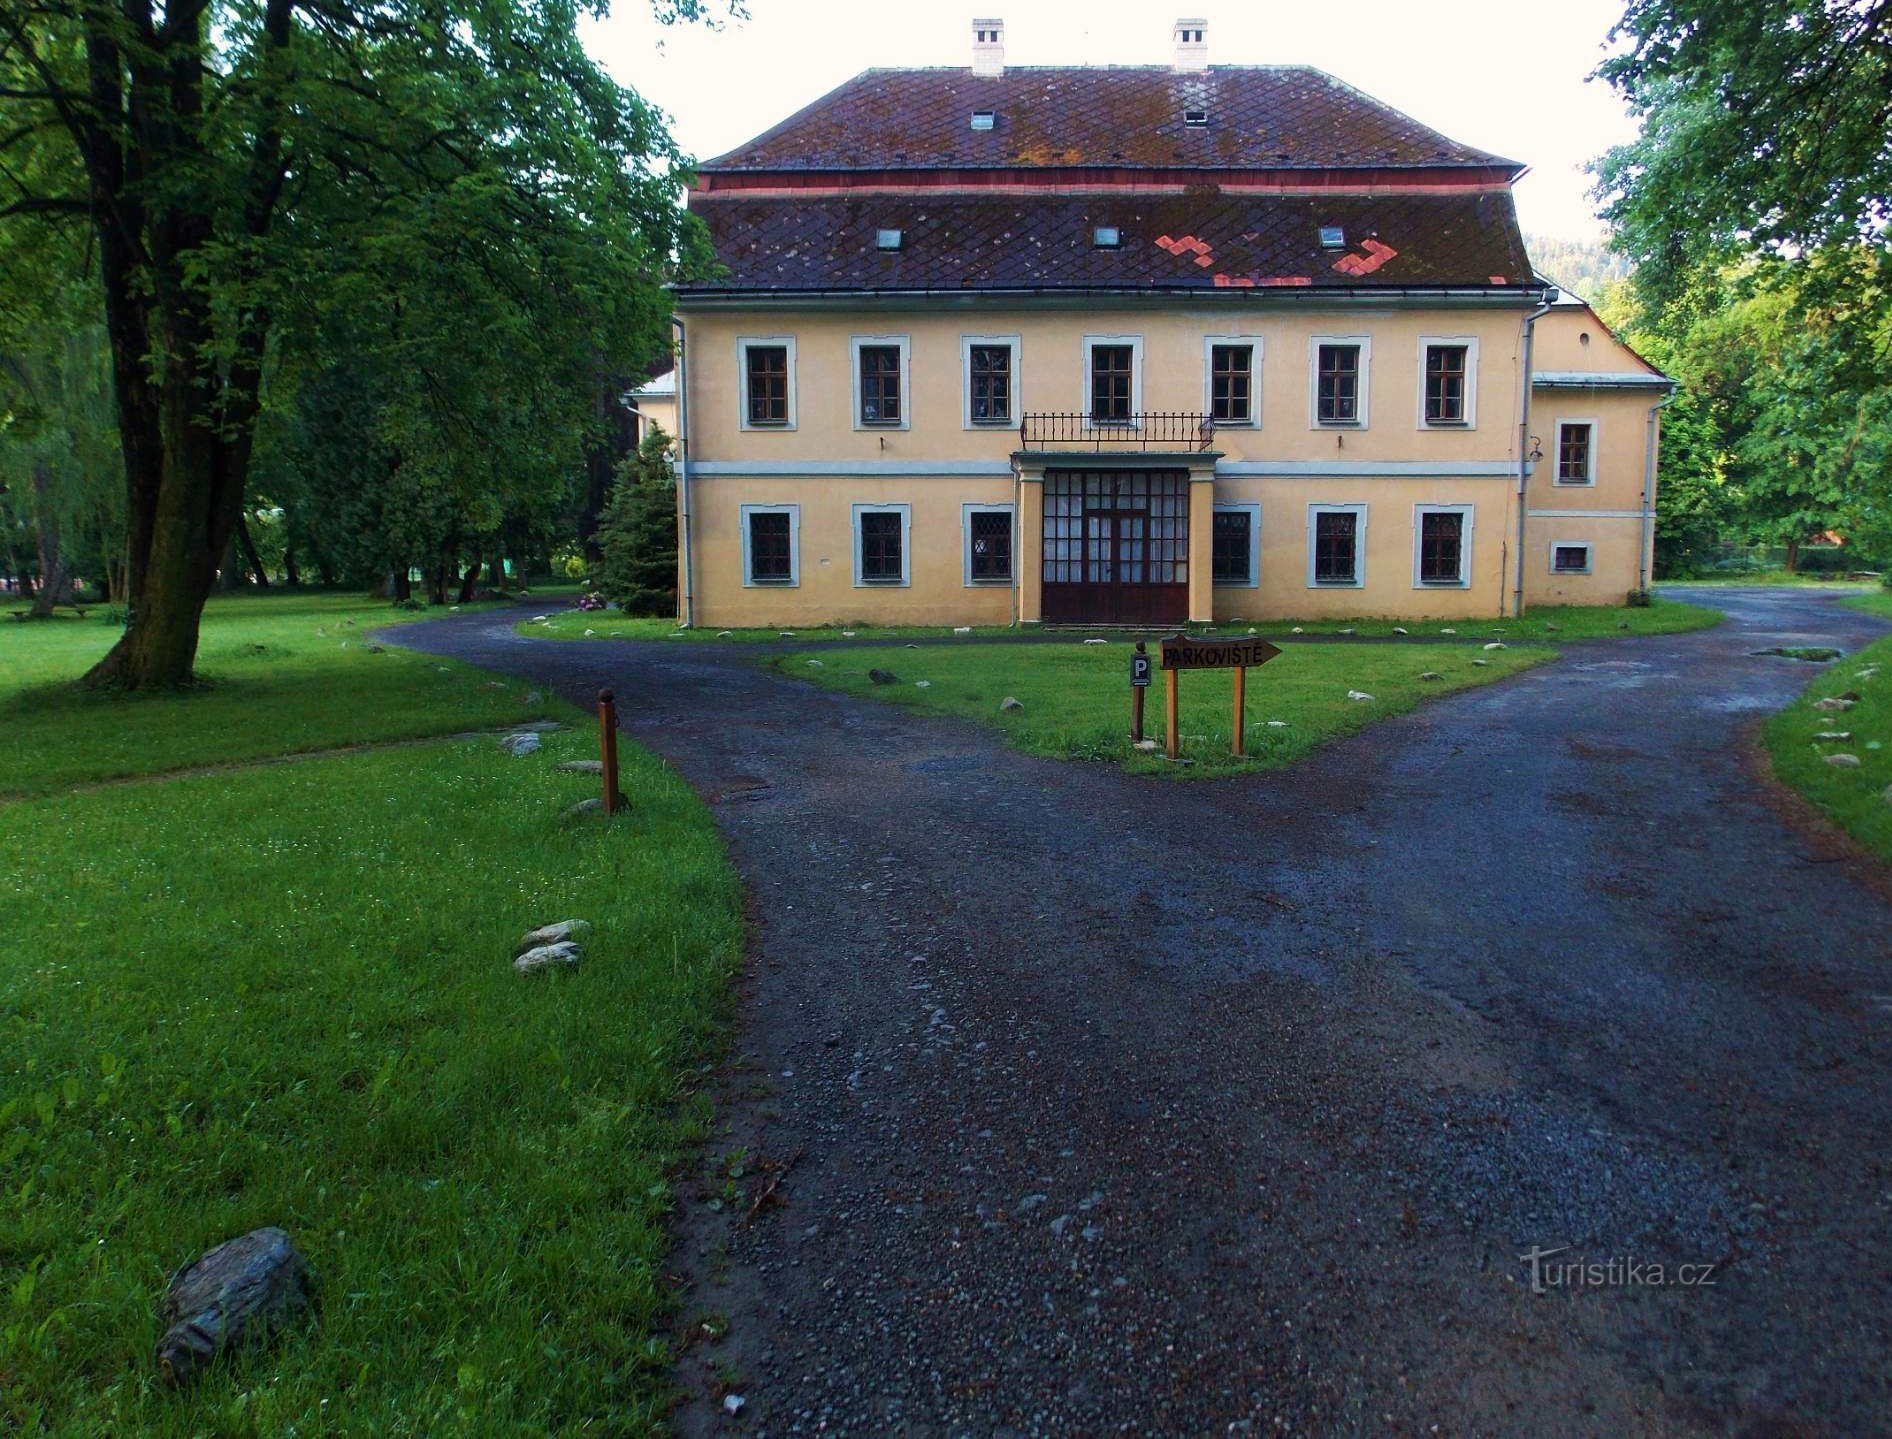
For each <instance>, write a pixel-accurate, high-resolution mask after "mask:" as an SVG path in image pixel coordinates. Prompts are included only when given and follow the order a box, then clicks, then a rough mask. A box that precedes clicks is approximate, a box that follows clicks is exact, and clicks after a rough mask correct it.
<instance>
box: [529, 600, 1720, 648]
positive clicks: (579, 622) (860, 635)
mask: <svg viewBox="0 0 1892 1439" xmlns="http://www.w3.org/2000/svg"><path fill="white" fill-rule="evenodd" d="M1721 619H1722V616H1721V613H1720V612H1719V611H1717V610H1712V609H1709V608H1707V607H1705V606H1703V605H1694V604H1688V603H1685V602H1683V601H1680V600H1661V599H1658V600H1657V601H1656V602H1655V603H1654V604H1653V605H1650V606H1647V607H1645V608H1639V609H1631V608H1629V607H1628V606H1626V605H1546V606H1540V607H1539V608H1537V609H1533V610H1529V611H1527V612H1526V613H1525V615H1524V618H1522V619H1517V620H1504V619H1473V620H1386V619H1329V620H1293V619H1254V620H1246V621H1239V622H1234V621H1231V622H1229V623H1225V624H1221V625H1190V626H1188V629H1189V632H1190V633H1191V634H1246V633H1248V632H1249V631H1250V630H1251V629H1252V630H1255V631H1258V632H1259V633H1261V634H1263V635H1285V634H1310V635H1337V634H1340V633H1342V632H1343V631H1344V632H1347V633H1352V634H1359V635H1366V636H1370V637H1381V638H1384V637H1388V636H1395V635H1397V634H1398V633H1399V632H1400V631H1402V630H1404V631H1406V632H1408V633H1410V634H1413V635H1415V636H1422V637H1423V636H1427V635H1441V634H1444V635H1446V636H1447V637H1448V638H1449V637H1450V636H1451V635H1453V634H1456V635H1457V636H1458V638H1460V639H1464V640H1472V639H1477V640H1494V639H1498V640H1513V639H1517V640H1530V639H1559V638H1561V639H1567V640H1578V639H1604V638H1613V637H1615V636H1617V635H1661V634H1676V633H1679V632H1681V631H1684V630H1701V629H1707V628H1708V627H1709V626H1711V625H1716V624H1719V623H1720V622H1721ZM517 628H518V631H519V633H520V634H525V635H533V636H535V637H537V638H540V639H556V640H580V639H590V640H608V639H633V640H660V639H677V640H712V641H714V640H721V641H724V642H725V643H736V642H741V643H748V644H758V643H767V644H793V645H795V646H797V647H799V646H801V645H803V644H806V643H808V642H809V641H811V640H812V641H818V642H821V643H824V644H825V643H831V642H832V643H846V642H847V641H848V640H856V639H860V640H882V639H898V640H944V641H948V642H952V641H960V642H963V641H964V639H966V638H967V636H964V635H958V634H957V633H956V632H955V630H954V628H953V627H952V626H950V625H813V626H804V627H802V628H799V629H786V630H784V629H740V630H716V629H690V630H680V629H678V628H677V627H676V624H675V622H674V621H671V620H667V619H639V618H635V617H633V616H630V615H620V614H618V613H617V612H615V611H612V610H598V611H593V612H591V613H588V614H587V613H581V612H579V611H575V610H552V609H546V610H541V611H538V612H536V613H535V614H533V615H532V616H530V617H529V618H527V619H525V620H522V621H521V622H520V624H519V625H518V626H517ZM1025 632H1026V633H1031V632H1032V631H1031V630H1027V631H1025ZM1018 633H1019V631H1018V630H1016V629H1012V628H1009V627H1006V626H1002V625H1001V626H980V627H975V628H973V629H972V630H971V637H972V638H984V637H1003V636H1010V635H1015V634H1018ZM1060 633H1071V634H1083V633H1085V631H1084V630H1082V629H1072V630H1061V631H1060ZM1095 633H1110V634H1113V635H1122V634H1124V633H1125V632H1124V631H1121V630H1112V631H1107V632H1106V631H1095ZM1149 633H1150V634H1151V635H1152V636H1153V635H1156V634H1159V633H1162V631H1159V630H1151V631H1149ZM1131 637H1132V638H1134V636H1131Z"/></svg>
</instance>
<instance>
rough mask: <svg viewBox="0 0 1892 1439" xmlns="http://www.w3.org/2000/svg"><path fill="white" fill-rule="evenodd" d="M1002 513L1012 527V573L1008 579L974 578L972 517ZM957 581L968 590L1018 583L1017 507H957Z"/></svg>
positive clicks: (998, 505) (1006, 588)
mask: <svg viewBox="0 0 1892 1439" xmlns="http://www.w3.org/2000/svg"><path fill="white" fill-rule="evenodd" d="M974 515H1004V516H1006V518H1008V519H1009V520H1010V521H1011V528H1012V573H1011V577H1010V578H1009V579H1003V580H975V579H974V578H973V577H972V517H973V516H974ZM959 582H960V584H961V586H962V587H964V588H965V589H969V590H1009V589H1012V588H1013V587H1015V586H1016V585H1017V584H1018V507H1017V506H1016V505H1013V504H1010V503H1006V504H967V505H961V506H960V507H959Z"/></svg>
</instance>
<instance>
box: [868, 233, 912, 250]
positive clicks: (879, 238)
mask: <svg viewBox="0 0 1892 1439" xmlns="http://www.w3.org/2000/svg"><path fill="white" fill-rule="evenodd" d="M906 239H907V237H906V232H905V231H904V230H876V231H874V248H875V249H876V250H900V249H904V248H905V247H906Z"/></svg>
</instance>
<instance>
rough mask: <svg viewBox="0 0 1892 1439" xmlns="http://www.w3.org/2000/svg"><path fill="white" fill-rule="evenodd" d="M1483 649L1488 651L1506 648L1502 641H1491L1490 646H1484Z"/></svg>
mask: <svg viewBox="0 0 1892 1439" xmlns="http://www.w3.org/2000/svg"><path fill="white" fill-rule="evenodd" d="M1485 648H1486V649H1488V650H1501V649H1505V648H1508V647H1507V646H1506V644H1505V642H1504V641H1503V640H1493V641H1492V642H1491V643H1490V644H1488V645H1486V646H1485Z"/></svg>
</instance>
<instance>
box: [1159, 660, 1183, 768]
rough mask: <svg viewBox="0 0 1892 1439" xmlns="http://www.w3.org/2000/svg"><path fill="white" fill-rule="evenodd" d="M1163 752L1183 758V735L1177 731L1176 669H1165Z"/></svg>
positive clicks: (1175, 757) (1174, 757) (1173, 756)
mask: <svg viewBox="0 0 1892 1439" xmlns="http://www.w3.org/2000/svg"><path fill="white" fill-rule="evenodd" d="M1163 726H1164V734H1163V753H1164V754H1166V755H1168V756H1169V758H1171V759H1181V758H1182V736H1181V735H1180V734H1178V733H1177V721H1176V671H1175V670H1164V671H1163Z"/></svg>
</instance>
